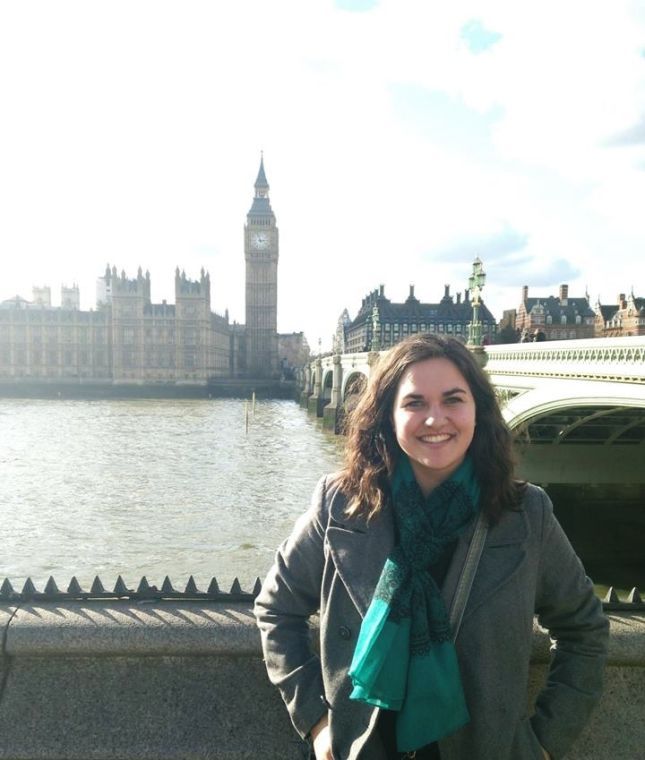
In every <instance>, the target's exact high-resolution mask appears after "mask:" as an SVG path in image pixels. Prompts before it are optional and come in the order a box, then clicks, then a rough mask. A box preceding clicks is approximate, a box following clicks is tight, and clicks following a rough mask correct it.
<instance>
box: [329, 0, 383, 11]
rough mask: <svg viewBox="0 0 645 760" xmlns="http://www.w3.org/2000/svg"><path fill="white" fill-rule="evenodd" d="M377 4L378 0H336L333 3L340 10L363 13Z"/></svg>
mask: <svg viewBox="0 0 645 760" xmlns="http://www.w3.org/2000/svg"><path fill="white" fill-rule="evenodd" d="M378 4H379V0H336V2H335V5H336V7H337V8H338V9H339V10H341V11H353V12H354V13H364V12H365V11H371V10H373V9H374V8H376V6H377V5H378Z"/></svg>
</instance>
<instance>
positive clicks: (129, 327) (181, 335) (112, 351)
mask: <svg viewBox="0 0 645 760" xmlns="http://www.w3.org/2000/svg"><path fill="white" fill-rule="evenodd" d="M268 190H269V185H268V183H267V181H266V175H265V171H264V162H263V161H261V163H260V170H259V173H258V178H257V180H256V183H255V197H254V199H253V205H252V207H251V210H250V211H249V214H248V216H247V224H246V227H245V230H244V249H245V257H246V315H247V324H246V325H239V324H236V323H230V322H229V316H228V312H227V313H226V314H225V315H224V316H221V315H219V314H216V313H214V312H212V311H211V287H210V276H209V274H208V273H207V272H205V271H204V269H203V268H202V270H201V272H200V276H199V278H198V279H194V280H192V279H189V278H188V277H187V276H186V273H185V272H183V271H180V270H179V268H177V270H176V271H175V303H174V304H168V303H166V302H165V301H163V302H162V303H160V304H154V303H152V301H151V298H150V273H149V272H145V274H144V273H143V271H142V270H141V268H139V270H138V272H137V276H136V277H134V278H129V277H128V276H127V275H126V273H125V272H124V271H122V272H121V273H120V274H119V273H117V269H116V267H112V268H111V269H110V267H109V266H108V268H107V269H106V271H105V274H104V275H103V276H102V277H100V278H99V282H98V286H97V307H96V309H95V310H90V311H82V310H81V309H80V308H79V304H80V298H79V289H78V286H77V285H74V286H72V287H71V288H66V287H63V289H62V291H61V306H60V307H55V308H53V307H52V306H51V290H50V288H48V287H41V288H35V289H34V300H33V301H31V302H30V301H27V300H26V299H23V298H20V297H19V296H16V297H15V298H12V299H9V300H8V301H4V302H3V303H1V304H0V382H15V381H34V382H38V381H40V382H46V383H69V382H78V383H108V384H114V385H126V384H139V385H156V384H173V385H200V386H202V385H206V384H207V383H208V382H209V381H211V380H217V379H218V378H252V379H255V378H278V377H280V372H281V364H280V361H279V358H278V337H279V336H278V334H277V329H276V328H277V264H278V230H277V227H276V221H275V216H274V214H273V211H272V210H271V206H270V203H269V197H268ZM297 336H299V337H297ZM284 345H285V346H288V347H289V348H290V350H291V349H293V351H292V353H293V358H294V359H295V358H296V357H297V355H299V353H298V351H299V349H303V346H306V341H305V340H304V336H303V335H302V333H299V334H293V335H291V336H285V341H284ZM300 352H301V353H302V351H300Z"/></svg>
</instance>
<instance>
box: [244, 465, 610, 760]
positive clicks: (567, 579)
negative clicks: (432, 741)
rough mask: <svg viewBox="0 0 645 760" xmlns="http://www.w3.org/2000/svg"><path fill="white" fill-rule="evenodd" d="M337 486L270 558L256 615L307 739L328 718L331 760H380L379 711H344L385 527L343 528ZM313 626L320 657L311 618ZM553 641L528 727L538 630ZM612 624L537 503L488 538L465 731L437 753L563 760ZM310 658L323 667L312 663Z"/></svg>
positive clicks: (457, 567) (466, 649)
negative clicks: (315, 620) (314, 633)
mask: <svg viewBox="0 0 645 760" xmlns="http://www.w3.org/2000/svg"><path fill="white" fill-rule="evenodd" d="M346 505H347V499H346V496H345V495H344V494H343V493H342V492H341V491H340V490H339V489H338V487H337V486H336V485H335V482H334V478H333V476H331V477H329V476H328V477H325V478H322V479H321V480H320V482H319V483H318V485H317V487H316V490H315V492H314V495H313V499H312V504H311V507H310V509H309V510H308V511H307V512H306V513H305V514H304V515H303V516H302V517H301V518H300V519H299V520H298V522H297V523H296V525H295V527H294V529H293V532H292V534H291V536H290V537H289V538H288V539H287V540H286V541H285V542H284V543H283V544H282V546H281V547H280V549H279V550H278V552H277V555H276V560H275V563H274V565H273V567H272V569H271V570H270V572H269V574H268V576H267V578H266V580H265V582H264V585H263V587H262V590H261V592H260V594H259V596H258V597H257V600H256V604H255V614H256V616H257V620H258V625H259V627H260V631H261V635H262V646H263V650H264V657H265V662H266V666H267V670H268V673H269V678H270V679H271V681H272V682H273V683H274V684H275V685H276V686H277V687H278V688H279V689H280V692H281V694H282V697H283V699H284V702H285V704H286V706H287V709H288V710H289V714H290V716H291V720H292V722H293V725H294V726H295V728H296V730H297V731H298V733H299V734H300V735H301V736H302V737H305V736H307V734H308V733H309V731H310V730H311V728H312V727H313V726H314V725H315V724H316V723H317V722H318V720H320V718H321V717H322V716H323V715H324V713H325V711H327V710H329V713H328V714H329V724H330V734H331V740H332V748H333V756H334V758H335V760H358V759H359V758H360V759H361V760H364V759H365V760H381V759H382V758H384V757H385V754H384V750H383V746H382V744H381V741H380V738H379V735H378V732H377V731H376V730H375V727H376V722H377V718H378V713H379V710H378V709H377V708H374V707H371V706H369V705H366V704H363V703H361V702H356V701H354V700H350V699H349V694H350V692H351V683H350V679H349V678H348V676H347V670H348V668H349V664H350V662H351V659H352V655H353V652H354V646H355V644H356V638H357V636H358V633H359V630H360V626H361V620H362V617H363V616H364V614H365V612H366V611H367V608H368V607H369V604H370V602H371V600H372V594H373V592H374V588H375V586H376V583H377V581H378V579H379V576H380V574H381V570H382V568H383V564H384V562H385V559H386V557H387V556H388V554H389V553H390V551H391V550H392V548H393V543H394V527H393V519H392V514H391V511H390V510H389V509H388V508H386V509H384V510H383V511H382V512H381V513H380V514H379V515H378V516H377V517H375V518H373V519H372V520H371V521H370V522H369V523H368V522H366V521H365V520H364V519H363V518H348V517H347V516H346V515H345V507H346ZM473 530H474V521H473V524H472V525H471V528H470V530H467V531H466V532H465V533H464V534H463V535H462V536H461V538H460V539H459V541H458V544H457V548H456V550H455V553H454V556H453V559H452V562H451V564H450V567H449V569H448V573H447V575H446V578H445V581H444V584H443V588H442V596H443V598H444V600H445V602H446V606H447V608H448V609H449V608H450V603H451V600H452V597H453V595H454V592H455V588H456V585H457V582H458V579H459V575H460V571H461V568H462V566H463V562H464V559H465V556H466V552H467V550H468V546H469V542H470V539H471V538H472V534H473ZM315 612H319V614H320V642H319V647H318V646H316V647H312V642H311V629H310V627H309V625H308V618H309V617H310V616H311V615H312V614H313V613H315ZM534 614H535V615H537V616H538V621H539V623H540V624H541V625H542V626H543V627H545V628H547V629H549V631H550V635H551V637H552V641H553V647H552V661H551V666H550V670H549V676H548V682H547V685H546V686H545V688H544V689H543V691H542V692H541V694H540V695H539V697H538V700H537V703H536V708H535V712H534V714H533V715H531V716H529V715H528V714H527V681H528V672H529V659H530V655H531V643H532V632H533V617H534ZM608 630H609V624H608V621H607V619H606V617H605V616H604V614H603V612H602V606H601V604H600V602H599V600H598V599H597V598H596V597H595V596H594V593H593V588H592V585H591V582H590V581H589V579H588V578H587V577H586V576H585V572H584V569H583V567H582V565H581V563H580V560H579V559H578V557H577V556H576V554H575V552H574V551H573V548H572V547H571V545H570V543H569V541H568V540H567V538H566V536H565V534H564V532H563V530H562V528H561V527H560V525H559V523H558V522H557V520H556V519H555V517H554V515H553V507H552V505H551V502H550V500H549V498H548V497H547V495H546V494H545V493H544V491H543V490H542V489H540V488H538V487H536V486H532V485H529V486H528V488H527V490H526V494H525V497H524V499H523V502H522V504H521V508H520V509H518V510H517V511H513V512H506V513H504V516H503V517H502V519H501V520H500V521H499V523H498V524H497V525H495V526H493V527H491V528H490V529H489V531H488V535H487V537H486V543H485V545H484V550H483V552H482V556H481V560H480V563H479V567H478V569H477V573H476V575H475V579H474V582H473V587H472V591H471V594H470V597H469V600H468V603H467V605H466V609H465V612H464V617H463V620H462V624H461V628H460V631H459V634H458V636H457V640H456V648H457V656H458V659H459V665H460V669H461V677H462V682H463V686H464V692H465V695H466V701H467V703H468V708H469V712H470V717H471V720H470V723H469V724H468V725H467V726H465V727H464V728H463V729H461V730H459V731H458V732H457V733H455V734H453V735H451V736H449V737H447V738H445V739H442V740H441V741H440V750H441V757H442V760H525V759H526V760H528V759H529V758H535V759H536V760H537V759H538V758H539V759H540V760H541V759H542V758H543V754H542V749H541V747H544V748H545V749H546V750H547V751H548V752H549V753H550V754H551V756H552V757H553V758H561V757H563V756H564V755H565V753H566V752H567V751H568V749H569V748H570V746H571V745H572V743H573V742H574V740H575V738H576V736H577V735H578V734H579V732H580V731H581V729H582V728H583V726H584V724H585V723H586V721H587V720H588V718H589V715H590V712H591V710H592V708H593V706H594V704H595V703H596V701H597V700H598V699H599V697H600V693H601V688H602V672H603V668H604V662H605V657H606V650H607V640H608ZM316 651H319V654H317V653H316Z"/></svg>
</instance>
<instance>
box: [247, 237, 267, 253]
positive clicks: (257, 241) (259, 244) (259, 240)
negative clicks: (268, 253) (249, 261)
mask: <svg viewBox="0 0 645 760" xmlns="http://www.w3.org/2000/svg"><path fill="white" fill-rule="evenodd" d="M251 246H252V247H253V248H255V250H256V251H263V250H265V248H268V247H269V234H268V233H267V232H254V233H253V234H252V235H251Z"/></svg>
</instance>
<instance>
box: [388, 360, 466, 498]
mask: <svg viewBox="0 0 645 760" xmlns="http://www.w3.org/2000/svg"><path fill="white" fill-rule="evenodd" d="M392 418H393V424H394V432H395V435H396V440H397V441H398V443H399V446H400V447H401V448H402V449H403V451H405V453H406V454H407V455H408V456H409V457H410V462H411V464H412V470H413V471H414V475H415V477H416V480H417V483H418V484H419V486H420V487H421V490H422V491H423V493H424V494H425V495H427V494H428V493H430V491H432V489H433V488H434V487H435V486H437V485H439V483H441V482H443V481H444V480H446V479H447V478H448V477H450V475H452V473H453V472H454V471H455V470H456V469H457V468H458V467H459V465H460V464H461V463H462V462H463V460H464V457H465V456H466V452H467V451H468V447H469V446H470V443H471V441H472V440H473V435H474V434H475V399H474V398H473V395H472V393H471V391H470V388H469V386H468V383H467V382H466V379H465V378H464V376H463V375H462V374H461V372H460V371H459V370H458V369H457V367H456V366H455V365H454V364H453V363H452V362H451V361H450V360H449V359H441V358H437V359H425V360H424V361H420V362H415V363H414V364H411V365H410V366H409V367H408V368H407V369H406V370H405V372H404V373H403V376H402V377H401V381H400V382H399V387H398V389H397V393H396V397H395V400H394V410H393V414H392Z"/></svg>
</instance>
